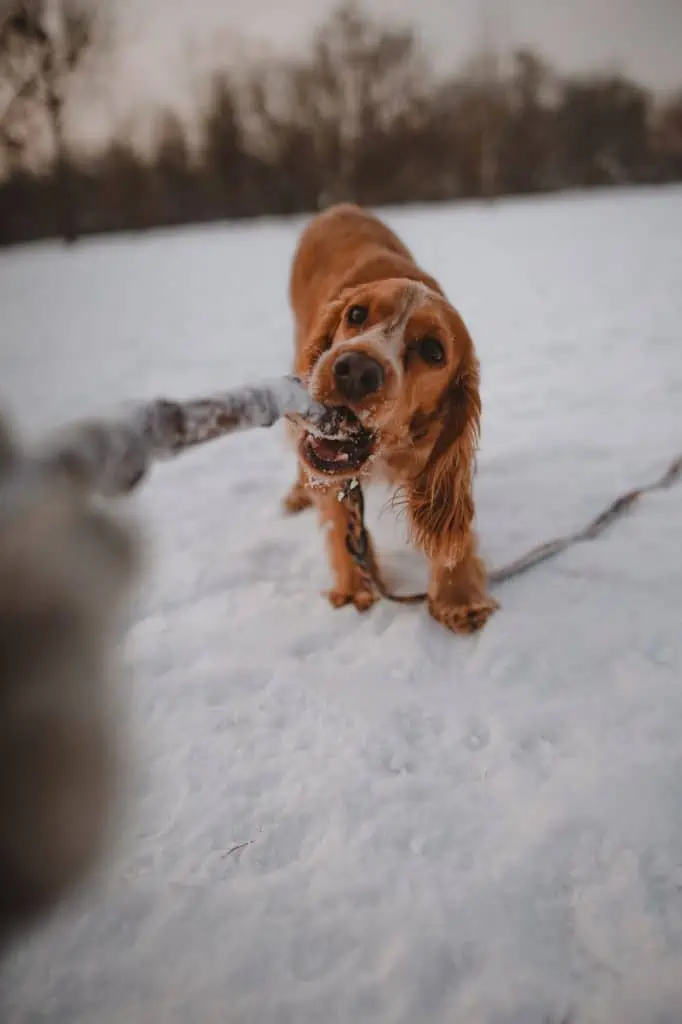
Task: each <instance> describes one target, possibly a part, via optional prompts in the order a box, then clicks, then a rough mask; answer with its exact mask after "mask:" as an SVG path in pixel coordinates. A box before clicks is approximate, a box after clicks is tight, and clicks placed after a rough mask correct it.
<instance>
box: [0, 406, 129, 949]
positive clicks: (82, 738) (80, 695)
mask: <svg viewBox="0 0 682 1024" xmlns="http://www.w3.org/2000/svg"><path fill="white" fill-rule="evenodd" d="M138 552H139V548H138V541H137V538H136V536H135V534H134V533H133V532H132V530H131V529H130V528H129V527H128V526H125V525H124V524H123V523H122V522H118V521H117V520H115V519H114V518H112V517H111V516H109V515H106V514H105V513H104V512H102V511H99V510H98V509H97V508H96V507H95V506H94V505H93V504H92V503H91V501H90V500H89V499H88V494H87V492H86V490H85V489H84V488H83V487H79V485H78V482H77V481H75V480H70V479H69V478H68V477H66V476H64V475H62V476H58V475H57V476H50V475H49V474H43V475H41V474H39V473H36V472H35V471H33V470H32V469H31V466H30V464H29V462H28V461H26V460H24V459H22V456H21V452H20V451H19V450H18V448H17V447H16V445H15V444H14V443H13V441H12V439H11V437H10V435H9V432H8V430H7V428H6V426H5V424H4V423H2V422H0V952H4V951H5V949H6V946H7V943H8V941H11V939H12V938H13V937H14V936H15V935H16V934H17V932H18V931H19V930H21V929H22V928H24V927H26V926H29V925H31V924H33V923H35V922H37V921H39V920H41V919H42V918H43V917H44V916H45V915H46V914H47V913H48V912H49V911H51V910H52V909H53V908H54V907H55V906H56V905H57V903H58V902H59V901H60V900H61V899H62V898H63V897H64V896H66V895H68V894H69V892H70V891H71V890H72V888H73V887H75V886H76V885H77V884H78V883H80V882H81V881H83V880H84V879H85V878H86V877H87V876H88V874H89V872H90V871H91V870H92V869H93V868H94V867H95V866H96V865H97V864H98V862H99V859H100V857H101V856H102V854H103V853H104V851H105V849H106V846H107V839H108V835H109V829H110V826H111V824H112V820H113V815H114V808H115V804H116V800H115V796H116V783H117V780H118V772H117V756H118V742H117V727H116V713H115V708H114V707H113V702H114V701H115V700H116V698H117V694H116V686H115V683H116V678H117V675H118V669H119V666H118V665H117V660H118V655H117V650H118V643H119V640H120V638H121V627H122V616H123V613H124V612H125V604H126V598H127V596H128V595H129V594H130V592H131V587H132V584H133V582H134V580H135V578H136V570H137V567H138V562H139V559H138Z"/></svg>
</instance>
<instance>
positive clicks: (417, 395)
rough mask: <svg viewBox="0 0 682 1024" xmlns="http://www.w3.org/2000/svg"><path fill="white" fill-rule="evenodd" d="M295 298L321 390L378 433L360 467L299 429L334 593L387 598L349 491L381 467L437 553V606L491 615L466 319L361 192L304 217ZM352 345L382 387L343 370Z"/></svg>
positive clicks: (305, 500)
mask: <svg viewBox="0 0 682 1024" xmlns="http://www.w3.org/2000/svg"><path fill="white" fill-rule="evenodd" d="M290 300H291V305H292V309H293V313H294V319H295V326H296V336H295V364H294V368H295V372H296V373H297V374H299V375H300V376H301V377H302V378H303V379H304V380H305V381H306V382H307V384H308V386H309V388H310V390H311V393H312V394H313V396H314V397H315V398H317V399H319V400H320V401H322V402H325V403H329V404H336V405H346V406H349V407H350V408H351V409H352V410H353V411H354V412H355V413H356V414H357V415H358V416H359V417H360V419H361V421H362V423H363V425H364V426H365V427H367V428H368V429H369V430H370V431H371V432H372V434H373V436H374V437H375V447H374V452H373V455H372V457H371V458H370V459H369V460H368V461H367V463H366V464H365V465H364V466H363V467H362V468H361V469H360V470H359V471H358V472H352V471H351V470H350V469H349V470H347V471H344V467H343V466H342V465H341V466H339V467H338V471H337V470H336V469H335V470H334V471H333V472H331V473H330V472H324V473H322V472H319V466H316V465H315V463H314V462H312V461H311V458H310V457H308V455H307V449H306V446H305V440H306V435H305V432H304V428H303V427H302V426H300V425H295V426H294V427H293V428H292V430H293V432H294V437H295V440H296V441H297V447H298V457H299V473H298V479H297V482H296V484H295V485H294V487H293V489H292V490H291V492H290V493H289V495H288V497H287V499H286V502H285V504H286V507H287V509H288V510H289V511H290V512H295V511H298V510H300V509H302V508H305V507H306V506H307V505H310V504H311V503H314V504H315V505H316V506H317V508H318V511H319V513H320V517H321V520H322V522H323V523H324V524H326V525H327V535H328V552H329V560H330V566H331V569H332V574H333V585H332V589H331V591H330V593H329V598H330V600H331V602H332V604H334V605H335V606H337V607H338V606H341V605H344V604H348V603H353V604H354V605H355V606H356V607H357V608H358V609H359V610H364V609H365V608H368V607H369V606H370V605H371V604H372V603H373V601H374V594H372V593H369V592H368V591H367V587H366V584H364V583H363V581H362V579H361V577H360V575H359V573H358V572H357V569H356V567H355V565H354V563H353V561H352V559H351V557H350V555H349V554H348V552H347V550H346V547H345V529H346V515H345V512H344V509H343V507H342V506H341V505H340V504H339V503H338V501H337V500H336V494H337V491H338V487H339V480H341V479H343V478H344V476H349V475H357V476H358V477H359V478H360V479H361V480H365V481H368V480H371V479H372V478H375V479H377V478H379V479H383V480H385V481H387V482H388V483H389V484H391V485H392V486H394V487H395V488H396V489H399V490H400V492H401V494H402V496H403V497H404V501H405V505H406V508H407V513H408V518H409V525H410V533H411V538H412V541H413V543H414V544H415V545H416V546H417V547H418V548H420V549H421V550H423V551H424V552H425V554H426V555H427V557H428V559H429V561H430V565H431V574H430V582H429V588H428V600H429V608H430V611H431V614H432V615H433V616H434V617H435V618H436V619H437V620H438V621H439V622H442V623H443V624H444V625H446V626H448V627H449V628H450V629H452V630H454V631H455V632H472V631H474V630H476V629H479V628H481V627H482V626H483V625H484V623H485V622H486V620H487V618H488V617H489V615H490V614H491V613H492V612H493V611H494V610H495V608H496V607H497V604H496V602H495V601H494V600H493V599H492V598H491V597H490V596H489V594H488V592H487V586H486V577H485V571H484V568H483V565H482V563H481V560H480V558H479V557H478V554H477V543H476V537H475V534H474V531H473V529H472V521H473V518H474V501H473V495H472V481H473V475H474V465H475V452H476V447H477V442H478V435H479V426H480V416H481V402H480V393H479V365H478V360H477V357H476V353H475V350H474V345H473V342H472V339H471V337H470V335H469V332H468V331H467V329H466V327H465V325H464V323H463V321H462V318H461V317H460V316H459V314H458V313H457V311H456V310H455V309H454V307H453V306H452V305H451V304H450V303H449V302H448V300H447V298H446V297H445V295H444V293H443V291H442V289H441V287H440V285H439V284H438V282H437V281H436V280H435V279H434V278H433V277H431V276H430V275H429V274H427V273H426V272H424V271H423V270H422V269H421V268H420V267H419V266H418V265H417V263H416V261H415V260H414V258H413V256H412V254H411V253H410V251H409V250H408V249H407V248H406V247H405V246H404V245H403V243H402V242H401V241H400V239H399V238H398V237H397V236H396V235H395V234H394V233H393V232H392V231H391V230H390V229H389V228H388V227H387V226H386V225H385V224H383V223H382V222H381V221H380V220H379V219H378V218H376V217H375V216H373V215H372V214H370V213H368V212H367V211H365V210H363V209H361V208H359V207H357V206H353V205H349V204H343V205H338V206H334V207H331V208H330V209H328V210H326V211H325V212H324V213H322V214H320V215H318V216H316V217H315V218H313V219H312V221H311V222H310V223H309V224H308V226H307V227H306V229H305V230H304V232H303V234H302V236H301V238H300V240H299V244H298V247H297V250H296V253H295V256H294V260H293V266H292V272H291V281H290ZM350 310H353V311H354V312H353V313H351V312H350ZM353 317H355V318H358V319H359V318H363V317H364V319H363V322H362V323H355V322H353ZM434 339H435V340H434ZM349 355H350V356H351V358H352V359H354V360H355V364H357V363H358V361H361V368H362V367H364V366H365V365H366V366H367V367H369V368H370V378H369V380H370V387H371V388H372V390H371V393H369V394H364V393H357V394H356V391H357V389H358V388H359V389H360V391H361V390H362V388H364V387H365V382H366V380H367V378H366V377H362V378H359V379H360V380H361V383H360V384H357V383H353V385H348V383H347V382H345V381H344V380H341V377H340V376H339V369H338V368H339V365H340V363H339V360H341V359H342V357H344V358H347V357H348V356H349ZM427 357H428V358H427ZM355 364H354V365H355ZM377 368H378V369H377ZM377 372H378V373H379V374H380V377H379V378H376V377H372V376H371V374H375V375H376V373H377ZM354 380H355V378H354ZM377 380H379V381H380V384H379V386H378V387H373V385H374V384H376V383H377ZM349 386H352V387H354V388H355V391H353V392H352V398H351V399H350V400H349V396H348V392H347V389H348V387H349ZM342 389H346V391H343V390H342Z"/></svg>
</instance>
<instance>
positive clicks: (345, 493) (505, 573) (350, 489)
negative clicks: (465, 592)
mask: <svg viewBox="0 0 682 1024" xmlns="http://www.w3.org/2000/svg"><path fill="white" fill-rule="evenodd" d="M680 478H682V455H680V456H678V457H677V458H676V459H673V461H672V462H671V463H670V465H669V466H668V468H667V470H666V471H665V473H664V474H663V475H662V476H661V477H659V479H658V480H655V481H654V482H653V483H651V484H644V485H643V486H642V487H637V488H635V489H634V490H631V491H627V492H626V493H625V494H622V495H621V496H620V497H618V498H616V499H615V501H612V502H611V504H610V505H609V506H608V507H607V508H606V509H604V511H603V512H600V513H599V515H598V516H596V517H595V518H594V519H592V520H591V521H590V522H589V523H588V524H587V526H585V527H583V528H582V529H581V530H576V531H575V532H574V533H569V534H567V535H566V536H564V537H557V538H556V539H555V540H550V541H546V542H545V543H544V544H539V545H538V546H537V547H535V548H532V549H531V550H530V551H528V552H527V553H526V554H525V555H521V557H520V558H517V559H515V560H514V561H513V562H509V563H508V564H507V565H505V566H502V567H501V568H500V569H496V570H494V571H493V572H491V573H489V574H488V581H489V582H490V583H491V585H492V586H498V585H499V584H500V583H507V582H508V581H509V580H512V579H516V578H517V577H518V576H522V575H523V574H524V573H526V572H528V570H529V569H534V568H535V566H536V565H540V564H541V563H543V562H548V561H549V560H550V559H552V558H556V557H557V555H560V554H562V553H563V552H564V551H566V550H567V549H568V548H570V547H573V546H574V545H576V544H581V543H583V542H585V541H589V540H595V539H596V538H597V537H599V536H600V535H601V534H602V533H604V532H605V530H607V529H608V528H609V527H610V526H612V525H613V524H614V523H615V522H616V521H617V520H619V519H623V518H624V517H625V515H626V514H627V513H628V512H630V510H631V509H632V508H633V506H634V505H635V504H636V503H637V502H638V501H639V500H640V498H642V497H643V496H644V495H645V494H651V493H653V492H654V491H663V490H668V489H669V488H670V487H672V486H673V485H674V484H676V483H678V481H679V480H680ZM338 500H339V501H340V502H341V503H342V504H343V505H344V507H345V509H346V511H347V513H348V528H347V531H346V547H347V549H348V551H349V552H350V554H351V556H352V558H353V560H354V562H355V564H356V566H357V567H358V569H359V571H360V572H361V573H362V575H363V577H364V579H365V581H366V582H368V583H370V584H371V585H372V586H373V587H374V588H375V589H376V590H377V591H378V593H379V594H380V595H381V596H382V597H385V598H386V599H387V600H389V601H394V602H398V603H399V604H418V603H419V602H421V601H425V600H426V597H427V595H426V594H425V593H419V594H395V593H393V592H392V591H391V590H389V589H388V588H387V587H386V586H385V584H384V583H383V581H382V580H381V577H380V576H379V573H378V570H377V567H376V565H375V563H374V559H373V558H372V554H371V547H370V543H369V534H368V532H367V527H366V526H365V502H364V498H363V494H362V487H361V486H360V482H359V480H357V479H355V478H353V479H351V480H348V481H347V482H346V483H345V484H344V485H343V487H342V488H341V490H340V491H339V493H338Z"/></svg>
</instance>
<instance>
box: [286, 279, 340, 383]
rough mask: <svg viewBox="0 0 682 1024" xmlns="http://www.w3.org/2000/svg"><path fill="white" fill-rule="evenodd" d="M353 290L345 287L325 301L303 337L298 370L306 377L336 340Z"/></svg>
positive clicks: (297, 361) (299, 373)
mask: <svg viewBox="0 0 682 1024" xmlns="http://www.w3.org/2000/svg"><path fill="white" fill-rule="evenodd" d="M352 291H353V289H351V288H344V290H343V291H342V292H340V293H339V295H337V296H336V297H335V298H333V299H332V300H331V301H330V302H327V303H325V304H324V305H323V306H322V307H321V309H320V310H319V312H318V314H317V316H316V317H315V319H314V320H313V322H312V324H311V326H310V329H309V330H308V333H307V335H306V336H305V337H304V338H303V343H302V345H301V346H300V348H299V351H298V356H297V359H296V372H297V374H298V375H299V376H301V377H303V378H304V379H305V378H306V377H307V376H308V374H309V373H310V372H311V371H312V369H313V367H314V365H315V363H316V362H317V360H318V359H319V358H320V356H321V355H322V353H323V352H325V351H326V350H327V349H328V348H329V347H330V345H331V343H332V341H333V340H334V335H335V334H336V332H337V330H338V328H339V324H340V323H341V317H342V315H343V311H344V309H345V307H346V303H347V302H348V298H349V296H350V295H351V293H352Z"/></svg>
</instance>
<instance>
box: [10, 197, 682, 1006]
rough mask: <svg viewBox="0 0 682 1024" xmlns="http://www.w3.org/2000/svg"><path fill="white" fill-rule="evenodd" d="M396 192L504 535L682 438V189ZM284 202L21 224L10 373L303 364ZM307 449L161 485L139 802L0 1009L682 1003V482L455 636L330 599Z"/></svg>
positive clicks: (534, 532)
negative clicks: (463, 333)
mask: <svg viewBox="0 0 682 1024" xmlns="http://www.w3.org/2000/svg"><path fill="white" fill-rule="evenodd" d="M389 219H390V221H391V223H392V224H393V225H394V226H395V227H396V228H397V229H398V230H399V231H400V232H401V233H402V234H403V236H404V238H405V239H406V241H407V242H408V244H410V245H411V246H412V247H413V249H414V251H415V253H416V254H417V255H418V257H419V258H420V259H421V260H422V261H423V262H424V263H425V264H426V265H427V266H428V268H429V269H431V270H432V271H433V272H434V273H435V274H436V276H438V277H440V279H441V280H442V281H443V283H444V285H445V286H446V287H447V289H448V290H449V293H450V295H451V297H452V298H453V300H454V301H455V302H456V303H457V304H458V305H459V307H460V309H461V311H462V313H463V315H464V317H465V319H466V320H467V321H468V322H469V325H470V327H471V329H472V332H473V334H474V337H475V339H476V341H477V344H478V348H479V352H480V356H481V361H482V367H483V397H484V428H483V438H482V448H481V455H480V463H479V475H478V482H477V499H478V515H479V528H480V533H481V537H482V543H483V548H484V551H485V552H486V554H487V556H488V558H489V561H490V563H491V565H497V564H500V563H502V562H505V561H507V560H508V559H510V558H511V557H513V556H516V555H517V554H519V553H521V552H522V551H524V550H525V549H526V548H527V547H528V546H532V545H533V544H535V543H537V542H539V541H541V540H544V539H546V538H548V537H553V536H555V535H557V534H558V533H560V532H562V531H564V530H567V529H570V528H574V527H577V526H579V525H581V524H582V523H583V522H584V521H586V520H587V519H588V518H590V517H591V516H593V515H594V514H595V513H596V512H598V511H599V510H600V509H601V507H602V506H603V505H604V504H606V503H608V501H610V500H611V499H612V498H613V497H614V496H615V495H617V494H618V493H620V492H621V491H622V490H624V489H626V488H628V487H630V486H633V485H636V484H639V483H644V482H647V481H649V480H651V479H653V478H654V477H655V476H657V475H659V474H660V473H661V472H662V470H663V469H664V468H665V467H666V465H667V463H668V461H669V460H670V459H671V458H672V457H673V456H674V455H676V454H678V452H679V451H680V450H682V190H680V189H671V190H660V191H652V192H646V191H642V192H638V193H627V192H622V193H616V192H612V193H606V194H601V195H599V194H593V195H590V196H583V197H578V196H567V197H564V198H552V199H547V200H541V201H533V202H530V201H528V202H526V201H515V202H508V203H500V204H499V205H496V206H492V207H489V208H486V207H478V206H475V205H473V206H467V207H460V208H448V207H445V208H443V207H441V208H431V209H423V210H422V209H411V210H402V211H397V212H392V213H391V214H390V217H389ZM300 226H301V222H287V223H272V222H262V223H256V224H252V225H247V226H232V227H224V226H220V227H212V228H209V229H203V230H187V231H178V232H170V233H159V234H157V235H155V236H149V237H145V238H131V239H118V240H113V241H112V240H104V241H94V242H88V243H85V244H83V245H80V246H77V247H76V248H74V249H72V250H64V249H62V248H60V247H58V246H53V245H39V246H34V247H30V248H26V249H23V250H22V249H18V250H14V251H8V252H5V253H3V254H2V255H0V308H1V309H2V325H1V328H0V330H1V335H0V346H1V347H0V389H1V391H2V399H3V401H8V402H9V404H10V406H11V408H12V409H13V411H14V412H15V414H16V416H17V419H18V420H19V422H20V423H21V424H22V425H23V426H24V427H25V428H26V429H29V430H30V431H31V432H35V431H38V430H42V429H43V428H45V427H48V426H50V425H52V424H55V423H58V422H60V421H63V420H65V419H70V418H73V417H77V416H80V415H81V414H83V413H86V412H92V411H98V410H100V411H101V410H103V409H108V408H110V407H111V405H112V403H114V402H116V401H117V400H118V399H126V398H132V397H138V396H144V395H155V394H158V393H161V392H166V393H168V394H171V395H177V396H184V395H191V394H194V393H198V392H201V391H203V390H206V389H214V388H217V387H222V386H230V385H235V384H237V383H241V382H245V381H251V380H254V379H258V378H261V377H264V376H271V375H273V374H276V373H278V372H280V371H284V370H287V369H288V368H289V358H290V318H289V312H288V308H287V305H286V282H287V274H288V261H289V259H290V256H291V253H292V249H293V246H294V244H295V240H296V237H297V232H298V230H299V229H300ZM293 468H294V467H293V461H292V457H291V455H290V454H289V453H288V451H287V449H286V447H285V444H284V441H283V435H282V432H281V431H278V430H274V431H261V432H256V433H251V434H247V435H241V436H237V437H235V438H232V439H229V440H227V441H225V442H224V443H220V444H216V445H214V446H210V447H209V448H206V449H203V450H201V451H197V452H195V453H194V454H192V455H191V456H189V457H186V458H185V459H184V460H182V461H179V462H177V463H175V464H173V465H169V466H165V467H162V468H161V469H159V470H158V471H156V472H155V474H154V475H153V477H152V478H151V480H150V482H149V483H148V484H147V486H146V488H145V489H143V492H142V494H141V496H140V499H139V501H138V509H139V511H140V512H141V513H142V514H143V516H144V519H145V521H146V523H147V525H148V527H149V528H150V530H151V531H152V536H153V541H154V553H155V561H154V572H153V575H152V576H151V577H150V578H149V579H148V581H147V584H146V588H145V590H144V592H143V593H142V595H141V596H140V598H139V602H138V607H137V608H136V610H135V621H134V624H133V627H132V630H131V633H130V640H129V661H130V665H131V668H132V680H131V690H132V713H133V714H132V717H133V721H132V751H133V756H134V792H133V794H132V796H131V802H130V804H129V808H128V819H127V833H126V836H125V839H124V841H123V843H122V848H121V849H120V850H119V851H118V853H117V855H116V857H115V860H114V862H113V864H112V866H111V871H110V874H109V876H108V879H107V880H106V881H105V882H104V883H103V885H102V886H101V888H100V889H98V890H97V891H96V892H90V893H88V895H87V896H83V897H82V898H81V899H80V900H79V901H77V903H76V904H75V905H72V906H71V907H70V908H69V910H68V911H65V912H64V913H63V914H62V915H61V916H60V918H59V919H58V920H56V921H54V922H53V923H52V924H51V926H50V927H49V928H48V929H47V931H46V932H44V933H42V934H41V935H40V936H36V937H35V938H34V939H32V940H31V941H30V942H29V943H27V945H26V946H25V948H24V949H22V950H21V951H20V952H19V953H17V955H16V956H15V957H14V958H13V959H12V961H11V963H10V965H9V968H8V971H7V975H6V978H5V980H4V983H3V988H2V1002H3V1004H4V1005H3V1006H2V1008H1V1010H0V1016H1V1017H2V1020H3V1024H29V1022H30V1024H41V1022H45V1024H47V1022H49V1024H124V1022H125V1024H189V1022H196V1024H288V1022H291V1024H320V1022H325V1021H338V1022H342V1024H365V1022H367V1024H370V1022H380V1024H454V1022H457V1024H459V1022H464V1024H469V1022H471V1024H539V1022H545V1021H552V1022H554V1021H559V1020H563V1019H570V1020H572V1021H573V1020H574V1021H575V1022H576V1024H597V1022H598V1024H664V1022H665V1024H673V1022H674V1024H679V1021H680V1020H681V1019H682V488H677V489H675V488H673V489H672V490H670V491H668V492H665V493H660V494H656V495H652V496H651V497H648V498H646V499H645V500H644V501H643V503H642V505H641V507H639V508H638V509H637V511H636V512H635V513H634V514H633V515H632V516H630V517H629V518H628V519H626V520H625V521H623V522H621V523H619V524H617V525H616V526H615V527H614V528H613V530H612V531H611V532H610V533H609V534H608V535H607V536H605V537H604V538H602V539H599V540H598V541H596V542H595V543H593V544H588V545H584V546H582V547H579V548H575V549H573V550H572V551H570V552H569V553H567V554H566V555H564V556H562V557H561V558H559V559H557V560H556V561H555V562H552V563H550V564H548V565H546V566H543V567H540V568H538V569H537V570H535V571H534V572H532V573H530V574H529V575H528V576H526V577H524V578H522V579H521V580H519V581H518V582H515V583H510V584H508V585H507V586H505V587H504V588H502V589H500V591H499V596H500V598H501V600H502V610H501V611H500V612H499V613H498V614H497V615H496V616H495V617H494V618H493V619H492V620H491V621H490V623H489V624H488V626H487V628H486V629H485V630H484V632H483V633H482V634H481V635H479V636H478V637H476V638H472V639H468V638H466V639H465V638H458V637H455V636H452V635H450V634H449V633H447V632H446V631H444V630H443V629H442V628H441V627H439V626H438V625H437V624H435V623H434V622H433V621H431V620H430V619H429V618H428V616H427V614H426V612H425V610H424V609H423V608H410V607H397V606H393V605H390V604H387V603H381V604H379V605H377V606H376V607H375V608H374V609H373V610H372V611H371V612H370V613H369V614H368V615H366V616H364V617H361V616H359V615H358V614H357V613H356V612H355V611H354V610H352V609H344V610H343V611H333V610H332V609H331V608H330V607H329V606H328V605H327V603H326V602H325V601H324V600H323V599H322V597H321V596H320V592H321V591H322V590H323V589H324V588H325V586H326V585H327V570H326V563H325V559H324V557H323V553H322V544H321V539H320V536H319V534H318V532H317V527H316V523H315V519H314V516H313V515H312V514H311V513H306V514H305V515H304V516H302V517H300V518H298V519H287V518H284V517H283V516H282V515H281V514H280V509H279V500H280V498H281V496H282V494H283V492H284V491H285V489H286V488H287V486H288V484H289V482H290V480H291V478H292V474H293ZM385 499H386V495H385V494H376V495H375V496H374V497H373V498H371V500H370V507H371V515H370V523H371V525H372V526H373V528H374V532H375V536H376V537H377V540H378V543H379V549H380V552H381V553H382V554H383V555H384V559H385V561H386V562H387V564H388V566H389V567H390V568H391V571H392V574H393V578H394V581H395V582H397V583H399V584H401V585H403V586H405V587H406V586H408V585H409V584H410V583H414V582H416V581H417V580H419V579H420V578H422V577H423V573H424V568H423V566H422V564H421V563H420V562H419V560H418V559H417V558H416V557H415V556H413V555H411V554H409V553H408V552H407V551H406V549H405V548H404V545H403V536H402V529H401V527H400V526H399V525H398V526H396V525H394V523H393V519H392V513H391V512H390V510H389V509H387V508H386V502H385ZM571 1013H574V1014H575V1016H574V1017H571V1016H570V1015H571Z"/></svg>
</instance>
